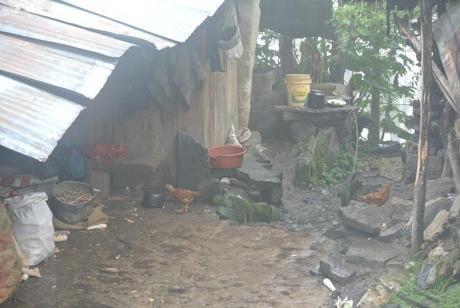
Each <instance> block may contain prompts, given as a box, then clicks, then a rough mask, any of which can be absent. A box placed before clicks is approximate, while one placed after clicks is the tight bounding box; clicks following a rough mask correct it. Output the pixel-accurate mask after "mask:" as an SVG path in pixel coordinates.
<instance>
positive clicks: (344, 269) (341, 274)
mask: <svg viewBox="0 0 460 308" xmlns="http://www.w3.org/2000/svg"><path fill="white" fill-rule="evenodd" d="M319 268H320V271H321V272H322V273H323V274H324V275H325V276H326V277H328V278H330V279H332V280H334V281H335V282H338V283H341V284H345V283H347V282H349V281H350V280H351V279H353V277H354V275H355V273H356V270H354V269H353V268H352V267H351V266H350V265H348V264H345V263H343V262H342V261H341V260H340V259H338V258H336V257H334V256H331V255H325V256H323V257H322V258H321V260H320V261H319Z"/></svg>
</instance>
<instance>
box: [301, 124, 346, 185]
mask: <svg viewBox="0 0 460 308" xmlns="http://www.w3.org/2000/svg"><path fill="white" fill-rule="evenodd" d="M300 150H301V153H300V156H299V157H298V159H297V162H296V172H295V180H294V184H295V185H296V186H297V187H299V188H308V187H309V186H310V185H311V184H312V181H313V180H314V179H318V178H319V177H320V176H321V175H322V173H323V172H324V171H327V170H330V169H332V167H333V166H334V164H335V161H336V160H337V157H338V155H339V151H340V142H339V139H338V137H337V134H336V131H335V128H334V127H329V128H325V129H321V130H319V132H318V133H317V135H316V136H313V137H311V138H307V139H306V140H304V142H302V143H300Z"/></svg>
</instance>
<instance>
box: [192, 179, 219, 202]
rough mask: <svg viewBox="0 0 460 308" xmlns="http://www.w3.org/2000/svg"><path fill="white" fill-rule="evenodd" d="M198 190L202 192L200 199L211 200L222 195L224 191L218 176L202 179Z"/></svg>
mask: <svg viewBox="0 0 460 308" xmlns="http://www.w3.org/2000/svg"><path fill="white" fill-rule="evenodd" d="M197 190H198V191H199V192H200V193H201V195H200V196H199V197H198V200H201V201H210V200H212V198H214V196H217V195H221V194H222V193H223V192H224V189H223V188H222V185H221V182H220V181H219V179H217V178H210V179H206V180H203V181H201V183H200V184H198V186H197Z"/></svg>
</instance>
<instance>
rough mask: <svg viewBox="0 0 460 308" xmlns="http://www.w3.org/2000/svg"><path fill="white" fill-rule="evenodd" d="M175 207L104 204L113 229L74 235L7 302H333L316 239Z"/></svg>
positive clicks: (30, 304) (260, 304)
mask: <svg viewBox="0 0 460 308" xmlns="http://www.w3.org/2000/svg"><path fill="white" fill-rule="evenodd" d="M176 207H177V206H176V205H173V204H168V205H167V207H166V208H165V209H143V208H141V207H139V206H138V203H137V202H136V201H129V202H128V201H127V200H118V201H112V202H108V203H107V204H106V212H107V213H108V214H109V215H110V216H111V217H112V218H111V220H110V223H109V228H108V230H106V231H91V232H73V233H72V234H71V236H70V239H69V241H68V242H65V243H60V244H58V247H59V248H60V249H61V253H60V254H58V255H57V256H56V257H54V258H52V259H51V260H49V261H48V262H46V263H45V264H44V265H42V266H40V269H41V272H42V276H43V278H41V279H29V280H28V281H27V282H25V283H22V284H21V285H20V287H19V289H18V290H17V292H16V294H15V298H14V299H13V300H12V301H10V302H8V303H6V304H4V305H1V307H2V308H9V307H81V308H83V307H202V306H209V307H322V306H323V304H324V303H325V301H326V300H327V298H328V292H327V291H326V290H325V289H324V288H323V287H322V286H321V284H319V283H318V281H317V279H315V278H314V277H312V276H310V275H309V274H308V270H309V268H311V267H312V266H313V265H314V264H315V263H316V262H317V259H316V258H315V257H314V256H315V255H316V254H315V253H314V252H312V251H309V249H308V247H309V246H310V244H311V243H312V242H313V241H314V238H312V237H311V236H308V235H307V234H305V233H303V234H300V233H295V232H288V231H286V230H284V229H283V228H281V227H276V226H269V225H260V226H238V225H232V224H231V223H229V222H225V221H221V220H219V219H218V218H217V217H216V216H215V214H213V213H214V209H213V208H208V207H206V206H202V205H195V206H194V207H193V210H192V212H191V213H189V214H185V215H181V214H178V213H175V212H174V209H175V208H176ZM125 218H127V219H129V220H132V221H134V223H131V222H129V221H127V220H126V219H125Z"/></svg>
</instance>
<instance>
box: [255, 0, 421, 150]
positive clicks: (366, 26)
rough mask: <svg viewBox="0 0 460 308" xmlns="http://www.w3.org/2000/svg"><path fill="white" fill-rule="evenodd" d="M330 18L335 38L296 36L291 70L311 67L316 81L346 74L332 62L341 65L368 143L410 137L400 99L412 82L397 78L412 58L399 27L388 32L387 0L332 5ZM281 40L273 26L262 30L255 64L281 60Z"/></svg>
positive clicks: (410, 92)
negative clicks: (334, 29)
mask: <svg viewBox="0 0 460 308" xmlns="http://www.w3.org/2000/svg"><path fill="white" fill-rule="evenodd" d="M330 22H331V23H332V24H333V25H334V26H335V28H336V32H337V40H336V41H331V40H326V39H323V38H319V37H318V38H312V37H309V38H305V39H302V40H296V41H295V43H294V44H293V46H294V47H293V50H292V52H293V54H294V58H295V59H296V61H297V65H296V67H295V68H294V71H293V73H311V74H313V75H315V76H314V78H313V79H314V80H316V82H330V81H331V80H337V79H338V80H341V79H344V76H341V77H340V76H339V77H337V76H335V74H336V73H337V71H340V70H337V69H336V68H337V67H338V66H343V67H344V68H345V69H346V72H347V74H346V76H345V77H346V81H348V83H349V85H350V87H351V89H352V90H353V96H354V101H353V104H354V105H356V106H357V108H358V117H359V118H360V119H363V121H362V123H367V124H366V125H365V126H366V128H368V129H369V135H368V142H369V144H370V145H371V147H375V146H377V145H378V144H379V143H380V142H381V141H383V139H384V137H385V135H386V134H387V133H390V134H392V135H396V136H398V137H399V138H402V139H406V140H407V139H410V138H411V134H410V133H409V132H408V131H407V130H406V129H404V128H403V127H404V126H403V123H404V122H405V120H406V116H407V115H406V112H405V111H404V110H403V109H402V108H401V102H402V99H405V98H406V99H412V98H413V96H414V95H415V89H414V86H415V84H414V81H413V82H411V83H410V84H408V85H407V84H406V85H403V84H402V83H401V82H400V80H401V79H402V77H404V76H405V75H406V74H407V72H408V71H409V70H410V69H411V68H412V66H413V65H414V63H413V61H412V60H411V58H410V57H409V56H408V54H409V53H408V51H407V50H406V49H405V47H404V46H406V44H405V40H404V38H403V36H402V35H400V33H399V31H397V30H396V31H391V32H390V34H387V31H386V26H385V25H386V10H385V1H383V0H377V1H375V2H373V1H372V2H366V1H350V2H348V3H346V4H343V5H340V6H337V7H335V9H334V14H333V19H332V20H331V21H330ZM279 40H280V35H279V34H277V33H275V32H273V31H269V30H267V31H264V32H261V33H260V35H259V39H258V46H257V60H256V67H258V68H279V67H280V65H282V63H280V55H279ZM309 61H310V62H312V63H309ZM342 74H343V72H342ZM316 75H318V76H316Z"/></svg>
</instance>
